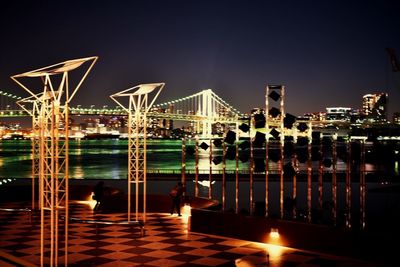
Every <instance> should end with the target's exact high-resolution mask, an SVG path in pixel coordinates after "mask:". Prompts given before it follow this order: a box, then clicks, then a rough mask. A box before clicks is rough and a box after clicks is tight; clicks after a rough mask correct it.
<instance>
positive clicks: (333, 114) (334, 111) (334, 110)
mask: <svg viewBox="0 0 400 267" xmlns="http://www.w3.org/2000/svg"><path fill="white" fill-rule="evenodd" d="M351 110H352V109H351V108H347V107H329V108H326V120H327V121H343V122H349V121H350V118H351V116H350V113H351Z"/></svg>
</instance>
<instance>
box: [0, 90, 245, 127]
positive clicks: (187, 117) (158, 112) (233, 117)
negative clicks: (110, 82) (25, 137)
mask: <svg viewBox="0 0 400 267" xmlns="http://www.w3.org/2000/svg"><path fill="white" fill-rule="evenodd" d="M21 99H22V97H21V96H17V95H14V94H12V93H9V92H6V91H2V90H0V118H4V117H26V116H30V115H29V114H28V113H27V112H26V111H25V110H24V109H22V108H21V107H20V106H19V105H18V103H17V102H18V101H19V100H21ZM70 114H71V115H117V116H126V115H127V113H126V111H125V110H124V109H122V108H120V107H118V106H117V107H115V108H108V107H107V106H103V107H101V108H96V107H95V106H94V105H92V106H90V107H81V105H77V106H75V107H70ZM148 116H149V117H159V118H162V119H171V120H181V121H202V120H209V121H213V122H236V121H237V120H238V118H240V117H242V116H243V115H242V113H241V112H240V111H239V110H237V109H236V108H234V107H233V106H232V105H230V104H229V103H228V102H226V101H225V100H223V99H222V98H221V97H219V96H218V95H217V94H216V93H214V92H213V91H212V90H211V89H206V90H202V91H200V92H198V93H195V94H192V95H189V96H186V97H182V98H179V99H175V100H171V101H167V102H164V103H159V104H155V105H154V106H153V108H152V109H151V111H150V113H149V114H148Z"/></svg>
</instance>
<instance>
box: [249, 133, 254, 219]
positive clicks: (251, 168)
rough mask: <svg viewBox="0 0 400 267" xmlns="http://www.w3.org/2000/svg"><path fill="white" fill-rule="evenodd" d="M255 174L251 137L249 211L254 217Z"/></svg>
mask: <svg viewBox="0 0 400 267" xmlns="http://www.w3.org/2000/svg"><path fill="white" fill-rule="evenodd" d="M253 172H254V147H253V140H252V138H251V137H250V192H249V204H250V207H249V211H250V215H253V204H254V199H253V192H254V188H253V187H254V180H253Z"/></svg>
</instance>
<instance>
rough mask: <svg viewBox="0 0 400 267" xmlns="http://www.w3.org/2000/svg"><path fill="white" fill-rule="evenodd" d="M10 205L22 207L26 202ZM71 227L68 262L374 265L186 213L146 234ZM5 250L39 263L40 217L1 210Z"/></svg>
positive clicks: (159, 216) (86, 215)
mask: <svg viewBox="0 0 400 267" xmlns="http://www.w3.org/2000/svg"><path fill="white" fill-rule="evenodd" d="M2 205H4V204H2ZM7 205H9V206H8V207H7V208H10V207H11V206H12V207H13V208H16V207H21V203H20V204H16V203H14V204H12V203H8V204H7ZM70 216H72V217H75V218H82V219H85V220H90V219H96V220H108V221H109V220H113V221H121V220H122V221H124V220H126V214H93V211H92V210H91V209H90V208H89V207H86V205H84V204H75V205H71V215H70ZM69 227H70V229H69V247H68V254H69V256H68V262H69V266H104V267H106V266H111V267H118V266H159V267H160V266H373V265H372V264H367V263H365V262H360V261H356V260H353V259H348V258H340V257H336V256H333V255H325V254H323V255H322V254H319V253H313V252H308V251H307V252H306V251H300V250H295V249H290V248H285V247H279V246H273V245H268V244H261V243H255V242H250V241H244V240H238V239H232V238H226V237H220V236H211V235H206V234H200V233H194V232H190V230H189V229H188V224H187V218H186V217H185V216H182V217H178V216H176V215H172V216H171V215H170V214H167V213H151V214H148V217H147V222H146V225H145V229H146V234H145V236H143V237H142V236H140V231H139V229H137V228H133V229H132V228H131V227H129V226H126V225H98V226H97V228H96V226H95V225H93V224H84V223H77V222H71V223H70V224H69ZM0 251H4V252H7V253H9V254H12V255H14V256H17V257H18V258H21V259H23V260H26V261H28V262H31V263H33V264H37V265H40V222H39V218H38V216H33V217H32V220H30V216H29V214H28V213H27V212H22V211H19V212H6V211H0ZM60 253H61V254H64V253H63V252H60ZM45 254H46V253H45ZM46 255H47V254H46ZM268 260H269V265H268ZM47 262H48V261H47ZM60 262H61V263H62V262H63V261H60Z"/></svg>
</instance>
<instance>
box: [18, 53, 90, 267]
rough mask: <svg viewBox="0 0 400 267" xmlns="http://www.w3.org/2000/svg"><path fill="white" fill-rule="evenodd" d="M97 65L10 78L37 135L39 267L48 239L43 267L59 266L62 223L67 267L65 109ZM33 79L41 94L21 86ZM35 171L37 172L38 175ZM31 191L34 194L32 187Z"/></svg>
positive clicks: (67, 65)
mask: <svg viewBox="0 0 400 267" xmlns="http://www.w3.org/2000/svg"><path fill="white" fill-rule="evenodd" d="M96 61H97V57H89V58H81V59H75V60H69V61H65V62H62V63H58V64H55V65H51V66H48V67H44V68H41V69H37V70H33V71H30V72H26V73H22V74H19V75H14V76H12V77H11V78H12V79H13V80H14V81H15V82H16V83H18V84H19V85H20V86H21V87H22V88H23V89H24V90H25V91H27V92H28V93H29V94H30V95H31V96H30V97H28V98H25V99H22V100H20V101H18V102H17V103H18V104H19V105H20V106H21V107H22V108H23V109H24V110H25V111H27V112H28V113H29V114H30V115H31V116H32V122H33V128H34V130H35V132H36V133H35V134H37V133H38V137H36V136H34V138H33V144H32V148H33V151H32V152H33V161H34V163H33V167H34V169H33V177H32V178H33V179H32V182H33V183H34V180H35V177H37V176H38V177H39V187H40V188H39V195H40V198H39V208H40V225H41V231H40V232H41V235H40V236H41V237H40V264H41V266H44V265H45V260H44V259H45V257H44V254H45V250H46V245H47V242H46V240H47V239H50V240H49V241H50V242H48V245H49V246H50V248H49V250H50V251H49V252H50V259H49V263H46V265H49V266H57V265H58V259H59V255H58V252H59V251H60V248H59V245H60V243H61V240H60V239H59V231H60V221H62V219H63V221H64V264H65V266H67V264H68V218H69V216H68V207H69V203H68V202H69V192H68V167H69V162H68V134H69V133H68V132H69V108H68V106H69V103H70V101H71V100H72V98H73V96H74V95H75V94H76V92H77V91H78V89H79V88H80V86H81V85H82V83H83V81H84V80H85V78H86V77H87V75H88V74H89V72H90V70H91V69H92V67H93V65H94V63H95V62H96ZM86 62H88V63H86ZM85 63H86V64H88V66H87V70H86V71H85V72H84V74H83V76H82V78H81V79H80V81H79V83H78V84H77V85H76V87H75V88H74V89H72V90H71V92H70V88H69V87H70V83H69V76H68V73H69V72H70V71H72V70H74V69H76V68H78V67H80V66H81V65H82V64H85ZM32 77H38V78H41V80H42V81H43V83H44V88H43V92H40V93H34V92H32V91H31V90H30V89H28V87H27V86H26V85H25V84H24V83H23V82H22V79H23V78H32ZM53 77H60V80H61V81H60V82H59V84H57V82H56V81H55V80H56V79H57V78H53ZM52 78H53V79H52ZM27 103H29V104H31V105H32V106H31V110H29V109H28V107H25V104H27ZM37 148H38V149H37ZM37 152H39V153H38V154H39V155H38V166H37V165H36V164H37V163H36V162H35V159H36V155H37V154H36V153H37ZM37 167H38V168H37ZM36 171H39V174H38V175H37V173H36ZM32 188H33V190H34V184H33V185H32ZM32 205H34V204H32ZM47 248H48V247H47Z"/></svg>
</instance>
